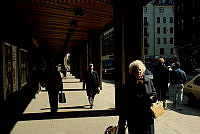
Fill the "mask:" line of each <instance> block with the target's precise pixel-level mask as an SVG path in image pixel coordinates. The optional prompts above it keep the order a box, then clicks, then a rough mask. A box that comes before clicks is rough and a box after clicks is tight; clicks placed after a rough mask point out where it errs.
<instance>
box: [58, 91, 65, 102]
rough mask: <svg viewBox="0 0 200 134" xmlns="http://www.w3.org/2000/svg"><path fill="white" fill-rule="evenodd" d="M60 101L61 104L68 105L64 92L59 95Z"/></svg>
mask: <svg viewBox="0 0 200 134" xmlns="http://www.w3.org/2000/svg"><path fill="white" fill-rule="evenodd" d="M58 99H59V103H66V97H65V93H63V92H62V91H61V92H60V93H59V96H58Z"/></svg>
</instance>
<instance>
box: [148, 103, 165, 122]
mask: <svg viewBox="0 0 200 134" xmlns="http://www.w3.org/2000/svg"><path fill="white" fill-rule="evenodd" d="M151 112H152V115H153V118H154V119H156V118H158V117H159V116H161V115H162V114H164V112H165V110H164V107H163V103H162V102H161V101H157V102H156V103H154V104H153V106H151Z"/></svg>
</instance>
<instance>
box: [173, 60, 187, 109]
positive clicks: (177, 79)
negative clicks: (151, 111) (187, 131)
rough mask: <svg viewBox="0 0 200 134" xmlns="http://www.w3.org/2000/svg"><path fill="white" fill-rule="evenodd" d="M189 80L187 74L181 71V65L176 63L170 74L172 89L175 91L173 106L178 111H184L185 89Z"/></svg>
mask: <svg viewBox="0 0 200 134" xmlns="http://www.w3.org/2000/svg"><path fill="white" fill-rule="evenodd" d="M186 80H187V76H186V73H185V72H184V71H183V70H181V69H180V63H179V62H175V63H174V65H173V70H172V71H171V74H170V87H171V88H172V90H173V94H174V95H173V104H174V107H175V108H176V109H178V110H182V101H183V88H184V84H185V82H186Z"/></svg>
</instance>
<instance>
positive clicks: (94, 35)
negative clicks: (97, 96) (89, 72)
mask: <svg viewBox="0 0 200 134" xmlns="http://www.w3.org/2000/svg"><path fill="white" fill-rule="evenodd" d="M100 35H101V34H100V31H95V30H94V31H89V32H88V39H89V40H88V62H89V63H88V64H90V63H93V64H94V70H95V71H97V73H98V75H99V78H100V84H101V81H102V63H101V54H102V50H101V49H102V42H101V41H100V37H101V36H100ZM101 87H102V86H101Z"/></svg>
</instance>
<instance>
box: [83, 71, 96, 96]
mask: <svg viewBox="0 0 200 134" xmlns="http://www.w3.org/2000/svg"><path fill="white" fill-rule="evenodd" d="M85 85H86V90H87V95H88V96H90V95H94V94H96V91H97V90H96V89H97V88H98V87H99V77H98V74H97V72H96V71H92V72H91V71H87V72H86V73H85V74H84V79H83V88H84V87H85Z"/></svg>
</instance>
